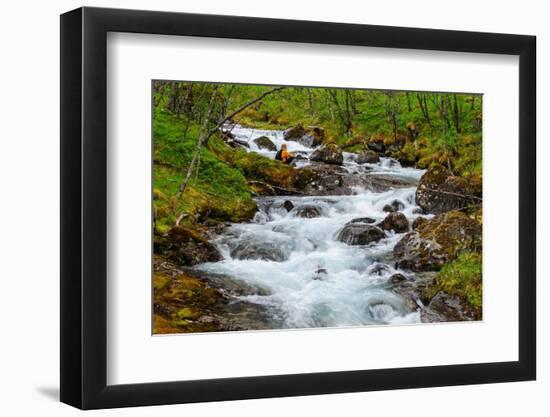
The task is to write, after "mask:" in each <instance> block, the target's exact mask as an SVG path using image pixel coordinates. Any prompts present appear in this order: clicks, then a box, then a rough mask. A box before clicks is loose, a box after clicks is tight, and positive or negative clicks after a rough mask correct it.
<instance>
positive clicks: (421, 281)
mask: <svg viewBox="0 0 550 417" xmlns="http://www.w3.org/2000/svg"><path fill="white" fill-rule="evenodd" d="M436 274H437V273H436V272H421V273H416V274H414V278H411V279H407V277H405V276H404V275H403V274H400V273H397V274H394V275H392V276H391V277H390V279H389V283H390V285H392V291H393V292H394V293H396V294H398V295H400V296H401V297H402V298H403V299H404V300H405V303H406V304H407V306H408V307H409V308H410V309H411V310H417V309H419V308H422V307H424V305H426V304H427V303H428V302H429V298H428V296H427V293H428V292H429V289H430V288H431V287H432V285H433V284H434V280H435V276H436Z"/></svg>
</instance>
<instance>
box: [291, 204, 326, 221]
mask: <svg viewBox="0 0 550 417" xmlns="http://www.w3.org/2000/svg"><path fill="white" fill-rule="evenodd" d="M296 216H297V217H303V218H305V219H313V218H314V217H320V216H321V209H320V208H319V207H317V206H313V205H303V206H301V207H298V208H297V209H296Z"/></svg>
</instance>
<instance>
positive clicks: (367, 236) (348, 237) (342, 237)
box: [337, 223, 384, 245]
mask: <svg viewBox="0 0 550 417" xmlns="http://www.w3.org/2000/svg"><path fill="white" fill-rule="evenodd" d="M383 237H384V231H383V230H382V229H380V228H379V227H377V226H372V225H369V224H363V223H349V224H347V225H345V226H344V228H343V229H342V230H341V231H340V233H338V236H337V239H338V240H339V241H340V242H344V243H347V244H348V245H367V244H369V243H371V242H378V241H379V240H380V239H382V238H383Z"/></svg>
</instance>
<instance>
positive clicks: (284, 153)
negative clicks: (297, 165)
mask: <svg viewBox="0 0 550 417" xmlns="http://www.w3.org/2000/svg"><path fill="white" fill-rule="evenodd" d="M275 159H276V160H277V161H282V162H284V163H285V164H290V163H291V162H292V161H293V160H294V154H293V153H292V152H289V151H288V150H287V149H286V143H284V144H283V145H281V149H279V152H277V154H276V155H275Z"/></svg>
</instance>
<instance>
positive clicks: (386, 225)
mask: <svg viewBox="0 0 550 417" xmlns="http://www.w3.org/2000/svg"><path fill="white" fill-rule="evenodd" d="M379 226H380V227H381V228H382V229H383V230H393V231H395V232H396V233H405V232H406V231H408V230H409V221H408V220H407V218H406V217H405V215H404V214H403V213H400V212H398V211H394V212H392V213H389V214H388V215H387V216H386V218H385V219H384V220H383V221H382V222H381V223H380V225H379Z"/></svg>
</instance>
